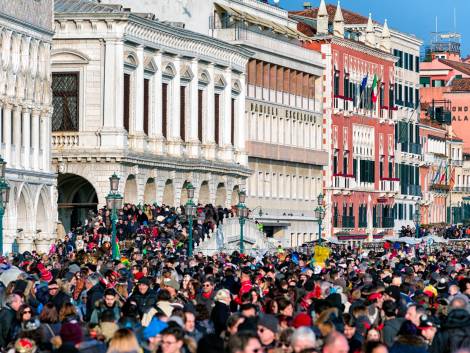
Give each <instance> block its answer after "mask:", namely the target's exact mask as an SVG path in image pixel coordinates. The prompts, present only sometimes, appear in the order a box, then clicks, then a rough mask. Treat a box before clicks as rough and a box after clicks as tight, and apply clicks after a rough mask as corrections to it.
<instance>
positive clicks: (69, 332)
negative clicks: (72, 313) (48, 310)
mask: <svg viewBox="0 0 470 353" xmlns="http://www.w3.org/2000/svg"><path fill="white" fill-rule="evenodd" d="M60 337H61V338H62V341H63V342H64V343H67V342H68V343H73V344H78V343H80V342H82V340H83V331H82V328H81V326H80V324H79V323H78V322H67V323H65V324H63V325H62V327H61V328H60Z"/></svg>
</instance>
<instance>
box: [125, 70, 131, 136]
mask: <svg viewBox="0 0 470 353" xmlns="http://www.w3.org/2000/svg"><path fill="white" fill-rule="evenodd" d="M130 90H131V75H129V74H124V129H125V130H126V131H127V132H129V119H130V110H129V108H130Z"/></svg>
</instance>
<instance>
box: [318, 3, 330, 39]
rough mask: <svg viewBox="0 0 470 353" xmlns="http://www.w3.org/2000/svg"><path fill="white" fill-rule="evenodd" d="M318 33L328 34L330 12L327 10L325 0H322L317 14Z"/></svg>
mask: <svg viewBox="0 0 470 353" xmlns="http://www.w3.org/2000/svg"><path fill="white" fill-rule="evenodd" d="M317 34H318V35H327V34H328V12H327V11H326V5H325V0H321V2H320V7H319V8H318V14H317Z"/></svg>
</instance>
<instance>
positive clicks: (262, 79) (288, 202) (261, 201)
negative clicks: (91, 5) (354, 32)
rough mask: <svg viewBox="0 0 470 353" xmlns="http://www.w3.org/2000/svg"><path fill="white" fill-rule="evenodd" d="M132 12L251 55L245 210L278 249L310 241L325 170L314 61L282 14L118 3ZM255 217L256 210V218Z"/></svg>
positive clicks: (252, 8)
mask: <svg viewBox="0 0 470 353" xmlns="http://www.w3.org/2000/svg"><path fill="white" fill-rule="evenodd" d="M118 2H119V3H121V4H123V5H124V6H131V7H134V8H135V9H136V10H138V11H151V12H154V13H156V14H158V17H159V18H160V19H162V20H165V21H169V22H170V21H171V22H173V23H177V24H178V25H181V26H185V28H187V29H190V30H194V31H198V32H200V33H203V34H209V35H211V36H213V37H216V38H218V39H221V40H224V41H226V42H228V43H232V44H235V45H237V46H238V47H239V48H240V49H247V50H249V51H251V52H253V56H252V58H251V59H250V61H249V62H248V65H247V77H246V81H245V83H246V86H245V89H246V104H245V126H246V130H247V132H246V133H247V135H246V138H247V142H246V151H247V153H248V167H249V168H250V169H251V170H252V171H253V174H252V175H251V176H250V177H249V179H248V181H247V185H246V186H247V204H248V206H249V207H250V208H251V209H252V211H253V212H252V216H253V217H254V218H256V219H257V220H258V221H260V222H261V223H263V225H264V231H265V232H266V233H267V235H268V236H269V237H271V236H272V237H275V238H277V239H278V240H280V241H282V242H283V244H284V246H298V245H301V244H302V243H304V242H306V241H310V240H314V239H316V237H317V234H318V223H317V220H316V219H315V216H314V209H315V207H316V206H317V196H318V194H320V193H322V171H323V167H324V166H325V165H326V164H327V162H328V161H327V153H326V152H325V151H324V146H323V140H322V139H323V133H322V127H323V121H322V109H323V107H322V83H321V77H322V70H323V67H322V64H321V55H320V54H319V53H318V52H314V51H311V50H308V49H305V48H303V47H302V46H301V43H302V40H304V39H306V38H305V37H304V36H303V35H302V33H300V32H298V31H297V22H296V21H294V20H292V19H290V18H289V16H288V12H287V11H285V10H283V9H281V8H278V7H275V6H272V5H269V4H267V3H264V2H261V1H257V0H233V1H228V0H220V1H213V0H208V1H194V0H182V1H177V2H166V1H157V2H155V1H140V2H138V4H135V1H131V0H119V1H118ZM260 211H261V212H260Z"/></svg>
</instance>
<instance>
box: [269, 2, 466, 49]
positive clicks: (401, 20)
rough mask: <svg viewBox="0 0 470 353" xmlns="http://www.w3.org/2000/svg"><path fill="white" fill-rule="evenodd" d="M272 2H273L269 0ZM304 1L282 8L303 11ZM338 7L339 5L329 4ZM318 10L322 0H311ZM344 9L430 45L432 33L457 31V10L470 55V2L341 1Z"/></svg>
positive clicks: (459, 24)
mask: <svg viewBox="0 0 470 353" xmlns="http://www.w3.org/2000/svg"><path fill="white" fill-rule="evenodd" d="M269 1H270V2H272V1H273V0H269ZM304 1H309V0H280V6H281V7H282V8H284V9H287V10H300V9H302V8H303V3H304ZM326 2H327V3H332V4H336V3H337V1H332V0H326ZM310 3H311V4H312V6H314V7H317V6H318V4H319V3H320V0H310ZM341 7H342V8H346V9H348V10H351V11H354V12H358V13H360V14H362V15H365V16H367V14H368V13H369V11H370V12H372V17H373V18H374V19H375V20H377V21H379V22H383V21H384V19H387V20H388V23H389V26H390V27H391V28H394V29H397V30H399V31H402V32H406V33H413V34H415V35H416V36H417V37H418V38H420V39H422V40H423V41H424V42H425V44H427V43H429V41H430V38H431V32H434V31H435V28H436V16H438V18H437V25H438V31H454V8H455V13H456V19H457V21H456V23H457V27H456V29H457V32H460V33H461V34H462V56H467V55H468V54H470V25H469V23H468V18H469V17H468V15H469V14H470V0H341Z"/></svg>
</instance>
